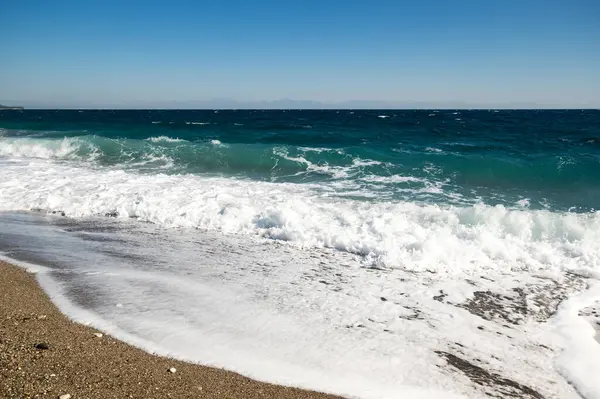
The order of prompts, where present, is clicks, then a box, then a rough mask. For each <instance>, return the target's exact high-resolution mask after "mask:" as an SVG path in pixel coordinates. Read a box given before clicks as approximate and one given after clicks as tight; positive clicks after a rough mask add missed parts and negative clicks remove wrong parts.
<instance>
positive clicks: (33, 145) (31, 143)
mask: <svg viewBox="0 0 600 399" xmlns="http://www.w3.org/2000/svg"><path fill="white" fill-rule="evenodd" d="M82 152H84V154H82ZM97 155H98V148H97V147H96V146H94V145H93V144H92V143H90V142H88V141H86V140H82V139H79V138H76V137H65V138H64V139H62V140H48V139H34V138H0V156H2V157H10V158H17V159H23V158H39V159H84V158H86V159H87V160H93V159H94V158H96V156H97Z"/></svg>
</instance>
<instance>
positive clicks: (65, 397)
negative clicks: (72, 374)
mask: <svg viewBox="0 0 600 399" xmlns="http://www.w3.org/2000/svg"><path fill="white" fill-rule="evenodd" d="M58 399H71V394H68V393H65V394H64V395H60V396H59V397H58Z"/></svg>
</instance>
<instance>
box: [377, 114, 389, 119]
mask: <svg viewBox="0 0 600 399" xmlns="http://www.w3.org/2000/svg"><path fill="white" fill-rule="evenodd" d="M389 117H390V116H389V115H379V116H378V118H381V119H386V118H389Z"/></svg>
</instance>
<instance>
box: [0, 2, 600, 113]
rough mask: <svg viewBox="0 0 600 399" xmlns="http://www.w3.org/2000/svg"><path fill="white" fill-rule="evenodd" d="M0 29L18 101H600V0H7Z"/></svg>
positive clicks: (2, 88)
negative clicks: (158, 0)
mask: <svg viewBox="0 0 600 399" xmlns="http://www.w3.org/2000/svg"><path fill="white" fill-rule="evenodd" d="M0 35H1V38H0V103H5V102H11V103H15V105H17V104H22V105H25V106H48V107H53V106H56V107H93V106H99V107H113V106H114V107H126V106H132V107H144V106H149V107H171V106H174V107H177V106H182V107H186V106H208V107H210V106H212V105H214V104H225V105H227V104H229V103H232V104H234V103H233V102H231V101H229V100H224V99H232V100H237V101H238V102H239V103H237V104H242V105H246V104H254V102H256V101H275V100H279V99H284V98H286V99H295V100H296V99H298V100H314V101H320V102H326V103H331V102H336V103H341V102H345V101H350V100H357V102H356V103H353V104H357V105H360V104H366V105H365V106H368V105H369V104H375V105H378V104H380V103H366V102H364V101H365V100H378V101H384V102H389V103H392V104H396V105H399V106H410V105H411V104H413V105H414V104H416V106H425V107H428V106H433V107H435V106H450V107H451V106H452V104H456V105H457V106H461V105H462V106H467V107H475V106H482V107H487V106H508V107H510V106H511V105H515V106H529V105H532V106H533V105H537V106H550V107H594V108H600V1H599V0H563V1H555V0H545V1H542V0H504V1H493V0H455V1H450V0H420V1H402V0H389V1H388V0H370V1H366V0H354V1H353V0H344V1H341V0H297V1H286V0H280V1H242V0H231V1H225V0H221V1H218V0H214V1H210V2H209V1H203V0H197V1H177V0H171V1H160V2H157V1H133V0H104V1H93V0H78V1H69V0H55V1H48V0H32V1H27V0H19V1H15V0H0ZM213 99H222V100H218V101H217V100H213ZM286 103H287V100H284V101H279V102H274V103H272V104H273V105H282V106H285V105H286ZM381 104H383V103H381Z"/></svg>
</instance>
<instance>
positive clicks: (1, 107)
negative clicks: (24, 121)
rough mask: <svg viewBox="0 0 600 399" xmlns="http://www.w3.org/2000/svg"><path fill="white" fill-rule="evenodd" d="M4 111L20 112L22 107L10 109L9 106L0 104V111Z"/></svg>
mask: <svg viewBox="0 0 600 399" xmlns="http://www.w3.org/2000/svg"><path fill="white" fill-rule="evenodd" d="M5 109H10V110H13V111H22V110H23V109H24V108H23V107H11V106H8V105H2V104H0V110H5Z"/></svg>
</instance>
